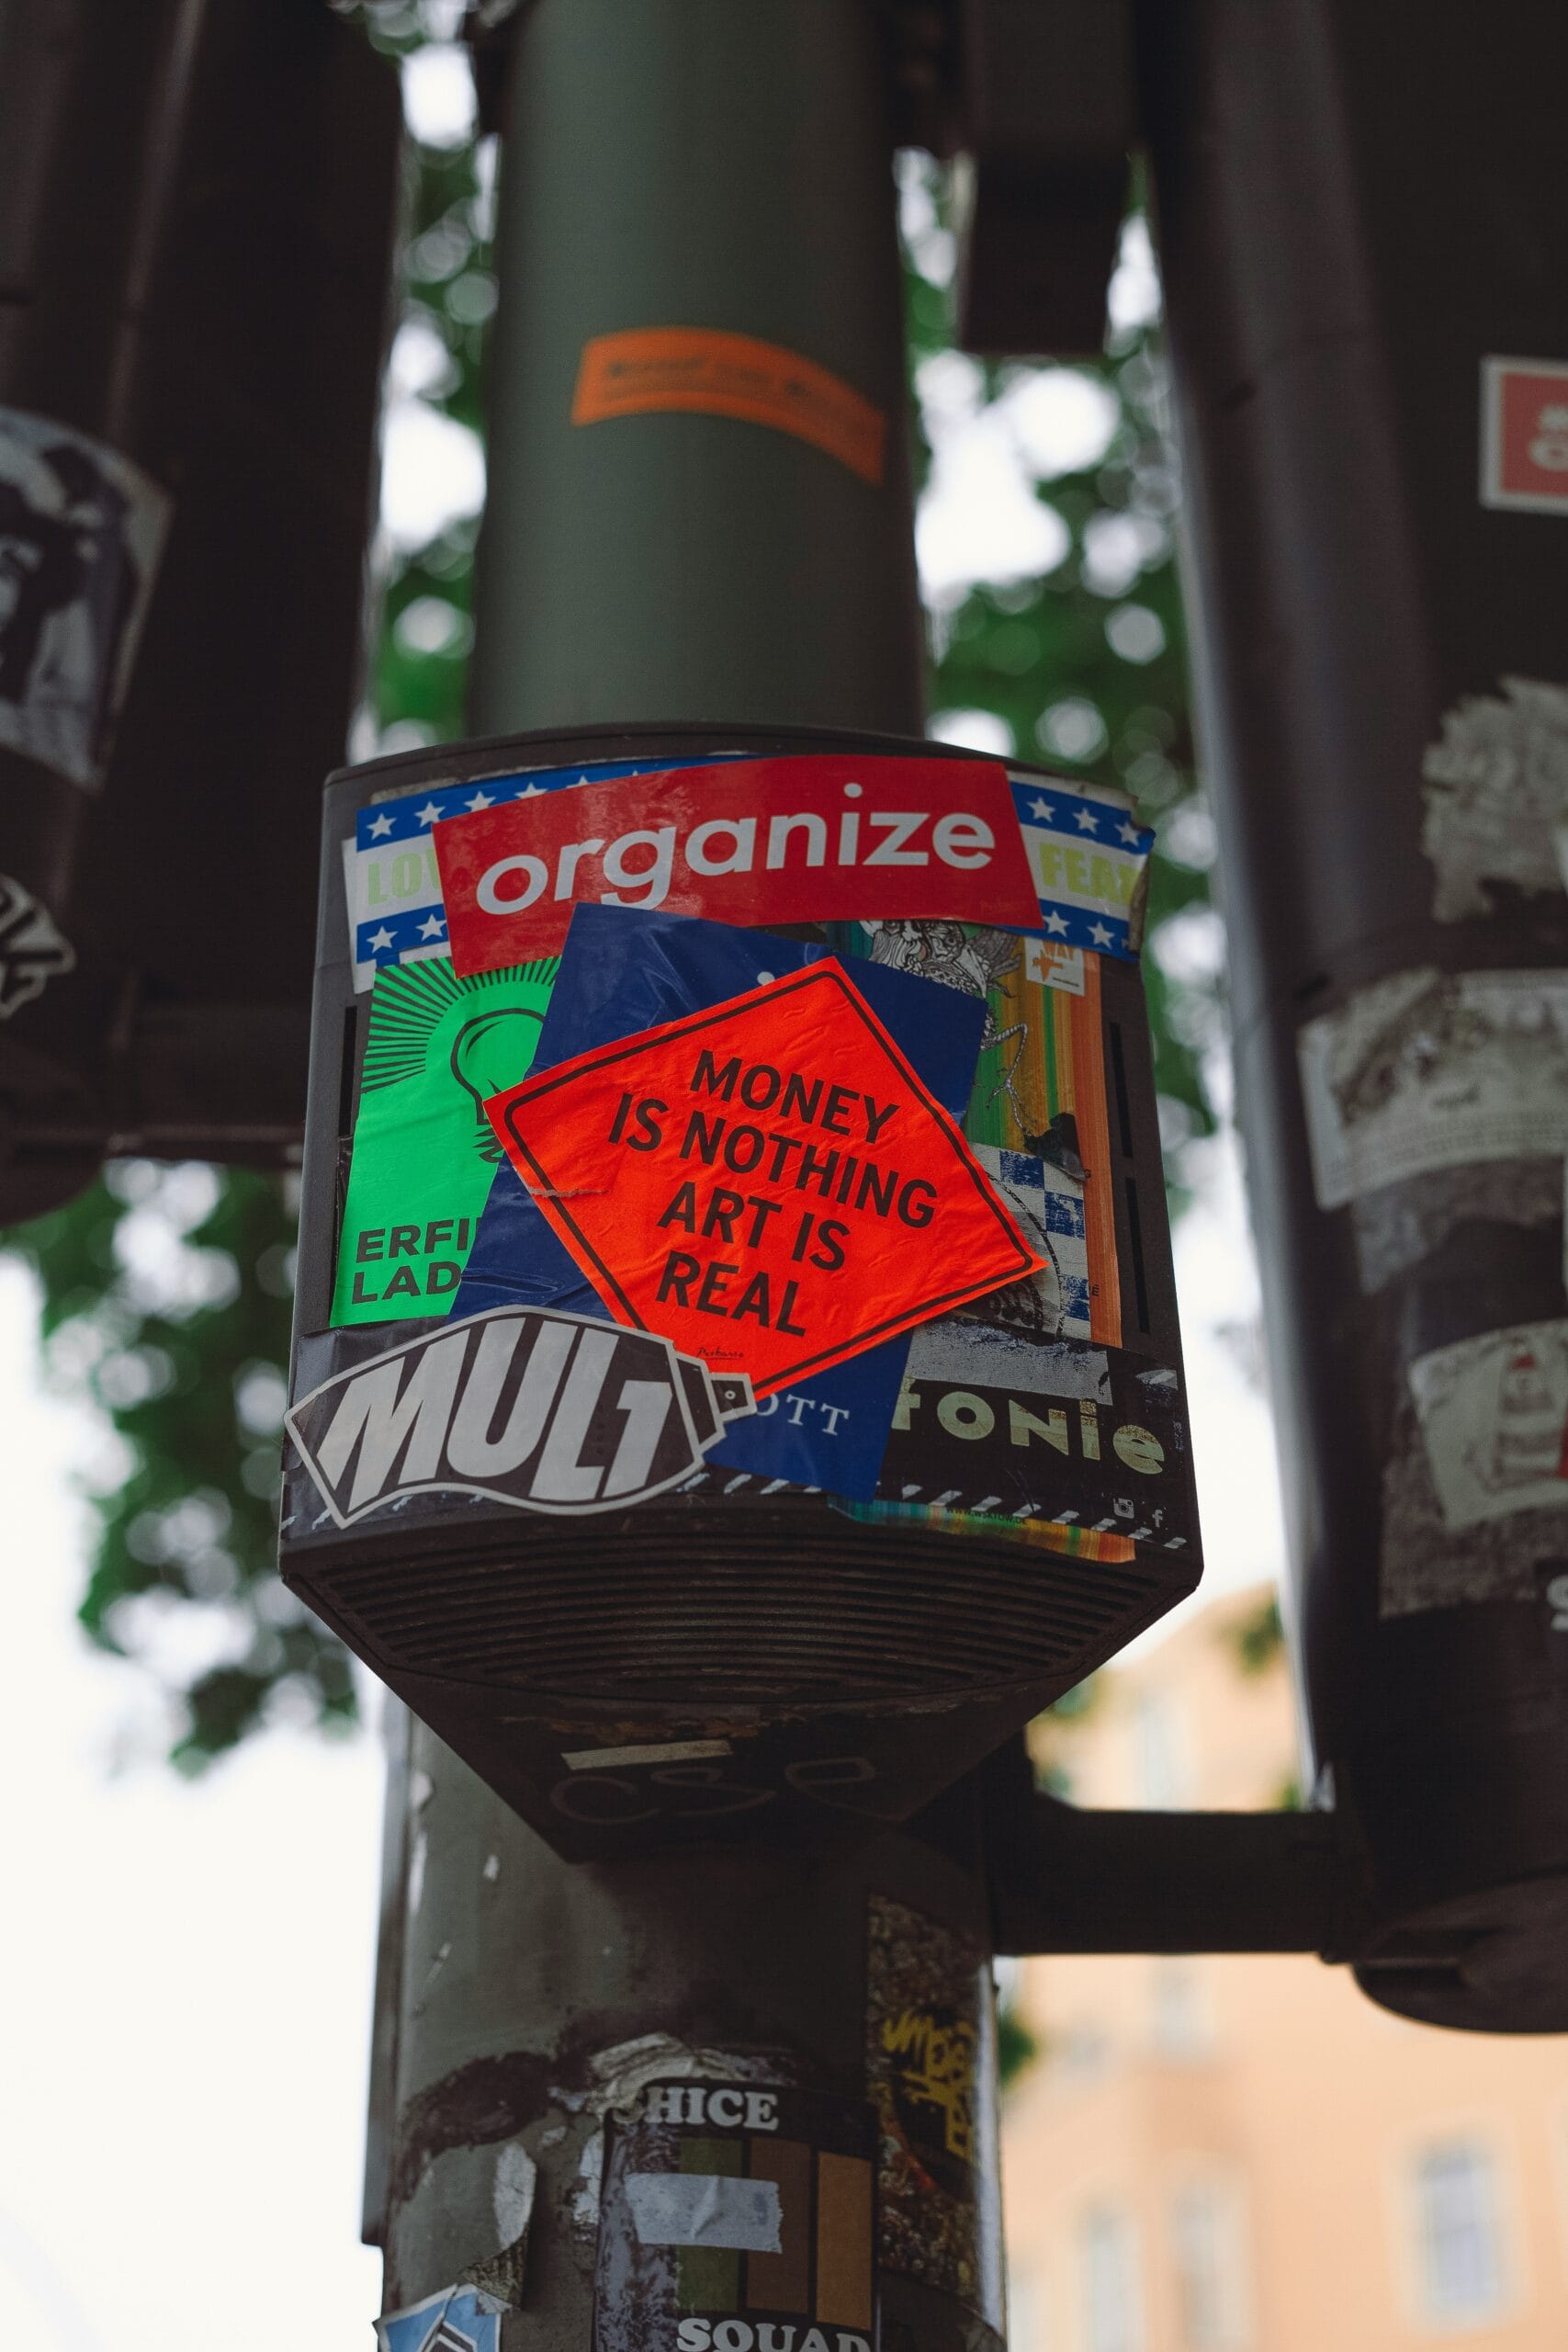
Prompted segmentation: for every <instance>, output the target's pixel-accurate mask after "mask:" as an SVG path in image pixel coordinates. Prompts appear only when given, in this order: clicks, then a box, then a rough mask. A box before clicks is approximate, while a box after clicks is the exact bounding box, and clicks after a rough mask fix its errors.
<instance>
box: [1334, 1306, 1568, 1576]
mask: <svg viewBox="0 0 1568 2352" xmlns="http://www.w3.org/2000/svg"><path fill="white" fill-rule="evenodd" d="M1460 1344H1461V1346H1463V1345H1466V1344H1468V1343H1467V1342H1463V1341H1461V1342H1460ZM1564 1556H1568V1520H1565V1519H1564V1517H1563V1511H1562V1501H1561V1500H1559V1499H1557V1498H1555V1497H1554V1498H1553V1499H1552V1501H1551V1503H1550V1504H1549V1505H1547V1506H1545V1507H1541V1506H1539V1505H1535V1506H1523V1507H1521V1508H1519V1509H1517V1510H1514V1511H1512V1512H1511V1513H1510V1514H1509V1515H1508V1516H1507V1517H1506V1518H1502V1519H1482V1520H1475V1521H1472V1523H1471V1524H1470V1525H1468V1526H1466V1527H1463V1528H1461V1529H1458V1530H1455V1529H1452V1528H1450V1526H1449V1525H1448V1524H1447V1522H1446V1521H1445V1519H1444V1516H1443V1509H1442V1505H1441V1503H1440V1501H1439V1499H1438V1487H1437V1484H1436V1481H1435V1479H1434V1476H1433V1471H1432V1458H1431V1454H1430V1453H1429V1451H1428V1449H1427V1442H1426V1438H1425V1436H1424V1434H1423V1431H1422V1429H1421V1424H1420V1421H1419V1419H1418V1418H1417V1413H1416V1406H1415V1404H1414V1402H1413V1400H1412V1399H1411V1398H1410V1397H1408V1396H1406V1397H1403V1398H1402V1399H1401V1400H1400V1404H1399V1408H1398V1409H1397V1411H1396V1413H1395V1415H1394V1422H1393V1431H1392V1433H1391V1436H1390V1440H1389V1450H1388V1456H1387V1459H1386V1461H1385V1462H1384V1464H1383V1471H1382V1547H1381V1556H1380V1560H1379V1578H1378V1614H1379V1615H1380V1616H1381V1617H1410V1616H1416V1615H1418V1614H1419V1613H1420V1612H1421V1611H1425V1610H1428V1609H1456V1608H1460V1607H1462V1606H1468V1605H1471V1604H1472V1603H1475V1602H1478V1601H1495V1600H1536V1599H1537V1598H1538V1597H1539V1592H1540V1570H1541V1568H1545V1569H1546V1570H1547V1571H1548V1572H1550V1571H1551V1569H1552V1568H1553V1566H1555V1565H1556V1564H1559V1563H1561V1561H1562V1559H1563V1557H1564ZM1538 1564H1539V1565H1538Z"/></svg>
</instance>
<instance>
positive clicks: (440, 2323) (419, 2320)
mask: <svg viewBox="0 0 1568 2352" xmlns="http://www.w3.org/2000/svg"><path fill="white" fill-rule="evenodd" d="M505 2309H506V2306H505V2304H504V2303H499V2302H497V2301H496V2300H495V2297H494V2296H493V2295H485V2294H481V2293H480V2291H479V2289H478V2288H477V2287H444V2288H442V2290H441V2291H440V2292H439V2294H434V2295H426V2297H425V2299H424V2301H423V2303H411V2304H410V2305H409V2308H408V2310H407V2311H406V2312H383V2313H382V2315H381V2317H380V2318H379V2319H378V2321H377V2323H376V2341H377V2344H378V2347H379V2352H501V2315H502V2312H503V2311H504V2310H505Z"/></svg>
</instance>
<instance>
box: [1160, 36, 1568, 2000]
mask: <svg viewBox="0 0 1568 2352" xmlns="http://www.w3.org/2000/svg"><path fill="white" fill-rule="evenodd" d="M1432 32H1433V28H1432V21H1431V17H1430V14H1429V12H1428V11H1427V10H1425V9H1424V8H1422V7H1421V6H1418V5H1417V0H1385V5H1384V6H1381V7H1379V8H1376V9H1369V8H1364V7H1359V6H1356V5H1355V0H1279V5H1278V6H1272V7H1269V8H1259V7H1258V6H1256V5H1255V0H1161V4H1160V5H1149V6H1145V7H1143V9H1142V10H1141V14H1140V17H1139V34H1140V40H1139V54H1140V63H1141V67H1142V73H1143V82H1144V89H1143V99H1144V115H1145V124H1146V127H1147V132H1148V137H1149V142H1150V149H1151V156H1152V163H1153V176H1154V191H1155V197H1156V213H1157V219H1158V228H1159V242H1160V254H1161V264H1162V269H1163V273H1164V277H1165V284H1166V290H1167V298H1168V317H1169V332H1170V345H1171V353H1172V359H1173V363H1174V378H1175V387H1176V407H1177V413H1178V423H1179V427H1180V434H1181V442H1182V449H1183V457H1184V471H1185V480H1184V511H1185V519H1186V523H1187V527H1188V541H1189V552H1190V561H1191V585H1192V587H1193V589H1194V591H1195V592H1196V593H1195V594H1194V596H1193V598H1192V600H1191V605H1190V609H1191V610H1192V612H1193V615H1194V620H1195V630H1194V636H1195V644H1196V650H1197V662H1196V677H1195V684H1196V687H1197V690H1198V700H1199V710H1200V715H1201V718H1202V720H1203V731H1204V735H1205V738H1206V761H1205V765H1206V769H1207V773H1208V775H1209V778H1210V780H1211V784H1212V787H1213V795H1214V801H1215V809H1216V814H1217V816H1218V819H1219V835H1220V843H1221V853H1222V870H1223V876H1224V896H1225V908H1226V918H1227V928H1228V934H1229V981H1230V997H1231V1016H1232V1025H1233V1032H1234V1037H1235V1057H1236V1079H1237V1086H1236V1093H1237V1101H1238V1105H1239V1112H1240V1118H1241V1124H1242V1127H1243V1130H1244V1134H1245V1137H1246V1142H1247V1161H1248V1179H1249V1189H1250V1194H1251V1205H1252V1216H1253V1220H1254V1224H1255V1227H1256V1229H1257V1233H1258V1250H1259V1257H1260V1260H1261V1265H1262V1273H1263V1283H1264V1296H1265V1325H1266V1329H1267V1330H1268V1334H1269V1346H1270V1357H1271V1367H1272V1386H1273V1397H1274V1405H1275V1411H1276V1415H1277V1419H1278V1427H1279V1430H1280V1443H1281V1450H1282V1455H1283V1472H1284V1486H1285V1503H1286V1514H1287V1522H1288V1525H1289V1528H1290V1532H1291V1537H1292V1553H1293V1560H1292V1569H1293V1579H1292V1580H1293V1612H1292V1613H1293V1618H1294V1632H1295V1634H1296V1641H1297V1657H1298V1662H1299V1665H1300V1667H1301V1668H1302V1671H1303V1682H1304V1697H1305V1702H1306V1707H1305V1713H1306V1719H1307V1724H1308V1729H1309V1735H1310V1739H1311V1745H1312V1750H1313V1770H1314V1781H1315V1785H1316V1790H1317V1795H1318V1800H1319V1802H1325V1803H1329V1804H1333V1805H1334V1806H1335V1807H1336V1809H1337V1811H1338V1813H1339V1814H1340V1815H1341V1818H1342V1819H1345V1820H1348V1821H1349V1822H1351V1823H1352V1824H1353V1825H1354V1827H1355V1832H1356V1835H1357V1837H1358V1838H1359V1840H1360V1841H1361V1844H1362V1848H1363V1853H1364V1860H1365V1865H1366V1868H1367V1871H1368V1876H1369V1880H1370V1883H1371V1892H1372V1898H1373V1905H1374V1912H1375V1915H1376V1919H1375V1927H1374V1932H1373V1936H1372V1939H1371V1943H1370V1945H1364V1946H1363V1947H1362V1949H1361V1950H1360V1951H1359V1954H1358V1973H1359V1978H1360V1981H1361V1983H1362V1985H1363V1987H1364V1988H1365V1989H1366V1990H1367V1991H1368V1992H1370V1993H1371V1994H1372V1996H1374V1997H1375V1998H1376V1999H1378V2000H1381V2001H1383V2002H1385V2003H1386V2004H1387V2005H1388V2006H1389V2007H1392V2008H1395V2009H1398V2010H1401V2011H1404V2012H1407V2013H1408V2014H1410V2015H1412V2016H1416V2017H1419V2018H1427V2019H1429V2020H1431V2021H1433V2022H1438V2023H1443V2024H1448V2025H1461V2026H1471V2027H1477V2028H1483V2029H1487V2028H1489V2029H1493V2030H1508V2031H1518V2030H1550V2031H1561V2030H1562V2029H1563V2028H1564V2027H1565V2026H1568V1985H1565V1981H1564V1974H1563V1969H1562V1950H1563V1936H1564V1928H1565V1926H1568V1799H1565V1795H1564V1792H1565V1790H1568V1703H1565V1702H1568V1642H1565V1640H1564V1628H1565V1627H1568V1615H1565V1614H1564V1613H1563V1612H1562V1610H1561V1609H1560V1608H1559V1606H1558V1602H1557V1600H1556V1599H1555V1598H1554V1594H1557V1593H1559V1592H1561V1591H1562V1590H1568V1587H1560V1586H1559V1584H1558V1579H1559V1578H1560V1577H1562V1575H1563V1570H1564V1565H1565V1560H1564V1555H1568V1515H1565V1513H1564V1510H1563V1508H1562V1503H1561V1500H1560V1499H1559V1497H1558V1494H1557V1493H1556V1492H1555V1491H1554V1489H1553V1488H1552V1487H1551V1485H1550V1484H1549V1485H1547V1486H1546V1487H1544V1488H1543V1487H1540V1485H1537V1486H1536V1487H1524V1488H1523V1489H1522V1490H1521V1488H1520V1487H1519V1485H1518V1484H1517V1482H1516V1483H1515V1485H1514V1486H1513V1487H1511V1488H1510V1487H1509V1484H1508V1480H1507V1478H1506V1476H1505V1477H1504V1478H1502V1479H1500V1480H1498V1481H1496V1482H1495V1484H1494V1485H1493V1486H1491V1487H1490V1488H1489V1487H1488V1486H1487V1483H1486V1482H1487V1481H1488V1480H1490V1479H1491V1478H1492V1476H1493V1473H1492V1463H1493V1460H1494V1459H1495V1458H1500V1457H1501V1456H1502V1455H1504V1454H1506V1441H1507V1437H1508V1428H1507V1423H1508V1415H1509V1397H1508V1394H1507V1392H1506V1390H1500V1374H1501V1372H1502V1370H1503V1369H1504V1368H1505V1367H1506V1365H1507V1363H1508V1362H1509V1359H1510V1357H1515V1358H1518V1359H1521V1360H1522V1361H1523V1363H1525V1364H1526V1365H1527V1366H1528V1365H1529V1364H1531V1363H1533V1359H1532V1358H1531V1357H1530V1356H1529V1348H1528V1345H1526V1343H1525V1341H1524V1340H1523V1338H1522V1336H1521V1335H1522V1334H1524V1333H1527V1332H1533V1333H1535V1334H1536V1335H1537V1336H1538V1338H1540V1337H1541V1335H1542V1334H1543V1333H1544V1334H1545V1335H1546V1338H1545V1339H1544V1340H1543V1341H1542V1344H1559V1343H1560V1341H1561V1335H1562V1333H1563V1331H1564V1329H1568V1325H1565V1323H1564V1317H1565V1316H1568V1293H1565V1291H1564V1279H1563V1253H1562V1149H1561V1144H1560V1142H1559V1141H1558V1140H1557V1139H1556V1137H1555V1136H1554V1135H1553V1133H1552V1130H1551V1125H1550V1121H1549V1120H1543V1119H1542V1116H1541V1110H1542V1107H1543V1104H1544V1103H1550V1102H1551V1100H1553V1099H1555V1097H1556V1096H1557V1094H1558V1093H1559V1092H1560V1090H1561V1084H1562V1079H1561V1064H1560V1062H1559V1063H1558V1064H1556V1065H1554V1067H1555V1068H1556V1069H1557V1073H1558V1074H1557V1075H1556V1076H1554V1077H1553V1078H1552V1080H1551V1081H1550V1083H1549V1084H1548V1085H1547V1091H1546V1092H1545V1093H1544V1095H1543V1094H1542V1092H1541V1091H1540V1090H1541V1086H1542V1084H1543V1083H1545V1082H1544V1081H1539V1080H1535V1079H1534V1077H1533V1076H1532V1071H1531V1066H1530V1064H1529V1059H1528V1057H1523V1058H1521V1057H1520V1056H1519V1055H1518V1053H1517V1049H1516V1048H1515V1046H1513V1043H1512V1035H1511V1032H1510V1022H1511V1023H1512V1024H1513V1029H1514V1033H1517V1031H1519V1030H1521V1029H1522V1030H1529V1029H1530V1028H1531V1026H1532V1024H1533V1025H1534V1026H1535V1027H1536V1028H1537V1029H1538V1031H1539V1034H1540V1035H1541V1036H1542V1037H1543V1038H1553V1039H1556V1040H1557V1043H1556V1045H1555V1048H1554V1050H1555V1051H1556V1053H1557V1054H1558V1055H1561V1053H1562V1044H1561V1026H1562V1014H1561V1013H1560V1012H1558V1011H1557V1010H1556V1008H1557V1007H1558V1006H1559V1005H1560V1003H1561V1001H1562V972H1563V969H1564V967H1565V966H1568V900H1565V899H1564V896H1563V890H1562V868H1561V855H1562V853H1561V846H1559V849H1558V852H1557V854H1556V855H1555V856H1554V855H1553V851H1552V843H1551V833H1550V830H1549V828H1550V824H1551V823H1552V822H1556V821H1558V820H1559V812H1560V809H1561V806H1562V775H1563V764H1562V763H1563V750H1562V747H1563V744H1564V742H1565V741H1568V687H1565V685H1564V683H1563V681H1564V679H1565V677H1568V669H1565V664H1564V658H1563V643H1562V610H1563V603H1564V597H1565V594H1568V437H1564V435H1563V431H1562V427H1563V424H1564V420H1568V398H1565V394H1568V375H1565V367H1568V313H1565V310H1564V300H1563V287H1564V283H1565V278H1568V187H1565V185H1564V180H1563V175H1562V170H1561V167H1560V161H1559V149H1560V146H1561V130H1560V126H1559V123H1558V119H1557V111H1556V96H1555V93H1556V92H1557V90H1558V89H1559V87H1560V86H1561V84H1562V75H1563V73H1564V71H1568V19H1565V18H1564V17H1562V15H1561V14H1560V13H1553V12H1545V13H1543V12H1542V11H1541V10H1540V8H1538V7H1536V6H1534V5H1533V0H1499V5H1498V6H1495V7H1494V8H1491V9H1489V10H1488V11H1487V14H1486V19H1485V24H1484V28H1481V27H1479V26H1478V27H1477V37H1476V39H1474V40H1468V39H1466V40H1460V39H1457V38H1443V37H1441V36H1439V37H1438V38H1436V39H1434V38H1433V37H1432ZM1497 400H1506V401H1507V402H1508V410H1507V413H1508V416H1509V418H1510V419H1511V420H1512V423H1511V425H1510V428H1509V432H1507V433H1503V432H1496V431H1489V429H1488V423H1489V409H1488V402H1489V401H1497ZM1505 464H1506V468H1507V469H1509V470H1508V472H1507V478H1506V479H1504V478H1503V477H1502V474H1501V473H1500V471H1499V469H1500V468H1502V467H1503V466H1504V465H1505ZM1559 843H1561V835H1560V836H1559ZM1417 1000H1418V1001H1417ZM1510 1004H1511V1005H1512V1006H1513V1007H1514V1008H1515V1009H1514V1011H1513V1012H1511V1014H1510V1013H1509V1012H1501V1013H1500V1012H1499V1011H1498V1008H1499V1006H1507V1005H1510ZM1329 1052H1331V1053H1332V1055H1333V1057H1334V1059H1333V1061H1332V1062H1330V1061H1328V1060H1327V1059H1326V1058H1325V1060H1324V1061H1323V1062H1321V1063H1312V1062H1311V1060H1310V1057H1311V1056H1313V1055H1316V1054H1318V1053H1325V1054H1326V1053H1329ZM1313 1068H1317V1069H1321V1070H1322V1071H1323V1073H1324V1075H1323V1076H1322V1077H1321V1078H1320V1079H1318V1080H1314V1079H1313V1078H1312V1076H1311V1070H1312V1069H1313ZM1478 1073H1479V1074H1481V1076H1482V1078H1483V1080H1484V1084H1485V1089H1486V1100H1487V1103H1488V1109H1487V1111H1486V1114H1485V1116H1484V1120H1483V1121H1482V1122H1480V1123H1477V1124H1474V1125H1471V1126H1470V1127H1468V1128H1467V1127H1466V1126H1465V1125H1464V1124H1463V1112H1462V1111H1461V1105H1463V1104H1466V1103H1469V1102H1471V1101H1472V1100H1474V1099H1475V1096H1474V1092H1473V1090H1474V1089H1475V1087H1476V1083H1477V1074H1478ZM1391 1103H1392V1111H1390V1109H1389V1106H1390V1104H1391ZM1336 1104H1337V1106H1338V1107H1337V1108H1336V1107H1335V1105H1336ZM1314 1120H1315V1125H1314ZM1335 1121H1338V1122H1339V1123H1340V1129H1339V1132H1340V1135H1341V1136H1342V1138H1343V1141H1344V1159H1345V1165H1346V1167H1347V1168H1348V1169H1349V1170H1350V1173H1349V1174H1348V1176H1347V1177H1346V1178H1345V1179H1344V1181H1343V1182H1340V1181H1339V1180H1338V1178H1337V1175H1336V1174H1335V1173H1333V1172H1332V1171H1331V1172H1330V1173H1329V1174H1328V1175H1326V1176H1325V1173H1324V1172H1323V1170H1322V1169H1321V1168H1319V1169H1318V1170H1316V1172H1315V1174H1314V1151H1315V1152H1316V1154H1317V1156H1318V1158H1319V1159H1322V1157H1323V1156H1324V1132H1325V1125H1326V1126H1327V1127H1328V1128H1330V1129H1331V1128H1332V1126H1333V1123H1334V1122H1335ZM1358 1122H1365V1124H1364V1125H1361V1126H1360V1127H1359V1132H1358ZM1309 1126H1312V1127H1314V1133H1313V1135H1312V1137H1311V1142H1310V1143H1309V1132H1308V1131H1309ZM1391 1135H1397V1136H1399V1137H1400V1141H1399V1143H1398V1144H1397V1145H1396V1146H1395V1145H1393V1144H1392V1143H1391V1140H1390V1137H1391ZM1357 1163H1359V1164H1357ZM1423 1367H1424V1369H1423ZM1438 1382H1448V1383H1451V1384H1452V1385H1453V1387H1452V1393H1453V1394H1454V1396H1455V1397H1456V1399H1457V1400H1458V1409H1459V1410H1461V1411H1462V1413H1463V1414H1465V1415H1467V1416H1468V1417H1469V1419H1467V1420H1465V1421H1464V1422H1463V1423H1462V1424H1461V1428H1460V1430H1459V1432H1458V1433H1457V1434H1455V1433H1454V1431H1455V1423H1454V1421H1453V1420H1452V1419H1450V1420H1449V1421H1448V1422H1447V1424H1446V1429H1447V1430H1448V1432H1449V1434H1446V1435H1445V1434H1444V1433H1443V1431H1444V1426H1445V1425H1443V1424H1441V1423H1440V1422H1437V1423H1434V1425H1433V1427H1431V1428H1424V1427H1423V1420H1424V1419H1425V1413H1424V1400H1425V1399H1426V1397H1428V1396H1430V1395H1431V1394H1433V1393H1434V1389H1435V1386H1436V1385H1437V1384H1438ZM1557 1442H1558V1432H1557V1431H1556V1430H1554V1433H1553V1445H1554V1446H1555V1445H1556V1443H1557ZM1555 1458H1556V1457H1555V1455H1554V1456H1553V1459H1554V1460H1555ZM1467 1462H1468V1463H1472V1464H1475V1463H1478V1464H1480V1465H1481V1466H1480V1467H1479V1468H1478V1469H1474V1470H1467V1469H1466V1467H1465V1465H1466V1463H1467ZM1445 1476H1447V1477H1448V1478H1450V1480H1451V1479H1454V1478H1460V1479H1462V1478H1463V1477H1465V1476H1471V1477H1472V1482H1473V1490H1474V1494H1475V1495H1476V1496H1477V1497H1479V1501H1478V1502H1477V1503H1475V1504H1474V1505H1473V1506H1472V1507H1471V1508H1469V1509H1468V1510H1467V1509H1465V1508H1464V1507H1463V1506H1462V1497H1461V1500H1460V1501H1459V1502H1455V1501H1454V1500H1453V1499H1452V1492H1451V1489H1450V1491H1445V1490H1444V1484H1443V1482H1444V1478H1445Z"/></svg>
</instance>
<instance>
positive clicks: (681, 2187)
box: [622, 2172, 779, 2254]
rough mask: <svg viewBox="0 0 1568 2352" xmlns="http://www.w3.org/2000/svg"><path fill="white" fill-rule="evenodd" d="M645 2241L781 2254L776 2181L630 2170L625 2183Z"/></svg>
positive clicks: (640, 2237) (640, 2236) (634, 2218)
mask: <svg viewBox="0 0 1568 2352" xmlns="http://www.w3.org/2000/svg"><path fill="white" fill-rule="evenodd" d="M622 2185H623V2187H624V2188H625V2190H626V2203H627V2204H628V2205H629V2206H630V2208H631V2216H632V2225H633V2227H634V2228H635V2229H636V2231H637V2238H638V2241H639V2243H640V2244H641V2245H711V2246H724V2247H726V2248H728V2251H729V2252H731V2253H732V2254H777V2253H778V2251H779V2191H778V2184H777V2182H776V2181H772V2180H737V2179H735V2178H733V2177H730V2176H729V2175H728V2174H725V2173H713V2172H628V2173H627V2174H626V2176H625V2178H624V2180H623V2183H622Z"/></svg>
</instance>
